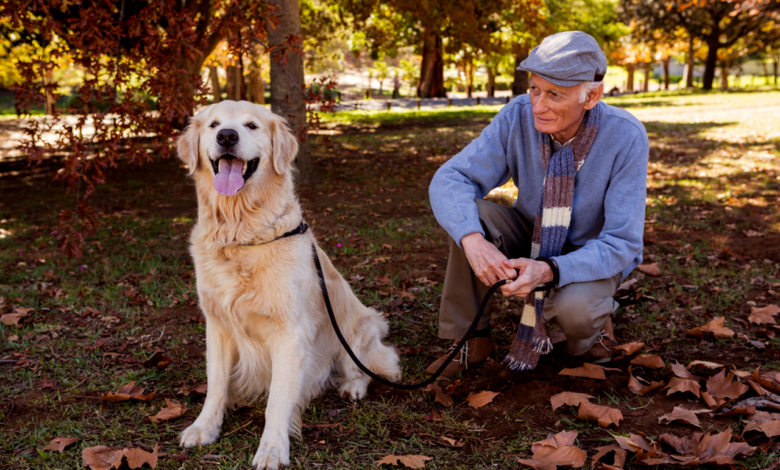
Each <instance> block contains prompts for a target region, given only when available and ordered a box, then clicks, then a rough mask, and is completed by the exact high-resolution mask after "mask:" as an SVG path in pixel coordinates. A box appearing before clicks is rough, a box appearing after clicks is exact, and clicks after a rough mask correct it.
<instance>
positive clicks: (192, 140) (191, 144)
mask: <svg viewBox="0 0 780 470" xmlns="http://www.w3.org/2000/svg"><path fill="white" fill-rule="evenodd" d="M200 116H201V115H200V114H199V115H197V116H193V117H191V118H190V123H189V125H188V126H187V129H186V130H185V131H184V132H183V133H182V134H181V135H180V136H179V139H178V141H177V148H178V151H179V158H181V160H182V161H183V162H184V163H186V164H187V166H188V167H189V169H190V172H189V173H188V174H190V175H191V174H192V173H194V172H195V168H196V167H197V166H198V161H199V160H200V128H201V126H202V125H203V119H202V118H200Z"/></svg>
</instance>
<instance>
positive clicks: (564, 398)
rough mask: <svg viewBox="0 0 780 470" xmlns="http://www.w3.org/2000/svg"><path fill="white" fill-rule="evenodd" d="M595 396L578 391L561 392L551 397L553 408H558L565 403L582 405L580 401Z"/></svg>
mask: <svg viewBox="0 0 780 470" xmlns="http://www.w3.org/2000/svg"><path fill="white" fill-rule="evenodd" d="M591 398H593V397H592V396H591V395H586V394H584V393H576V392H561V393H558V394H555V395H553V396H551V397H550V403H552V409H553V410H557V409H558V408H560V407H562V406H563V405H569V406H580V403H582V402H584V401H588V400H589V399H591Z"/></svg>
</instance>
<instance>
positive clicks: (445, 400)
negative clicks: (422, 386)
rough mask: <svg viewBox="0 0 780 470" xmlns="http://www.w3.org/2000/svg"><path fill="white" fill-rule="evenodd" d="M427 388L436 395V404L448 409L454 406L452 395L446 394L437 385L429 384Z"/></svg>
mask: <svg viewBox="0 0 780 470" xmlns="http://www.w3.org/2000/svg"><path fill="white" fill-rule="evenodd" d="M426 388H427V389H428V390H430V391H432V392H433V393H435V394H436V399H435V400H436V403H441V404H442V405H444V406H447V407H450V406H452V395H450V394H449V393H447V392H445V391H444V390H443V389H442V388H441V387H439V386H438V385H436V384H428V386H427V387H426Z"/></svg>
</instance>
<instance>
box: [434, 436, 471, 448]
mask: <svg viewBox="0 0 780 470" xmlns="http://www.w3.org/2000/svg"><path fill="white" fill-rule="evenodd" d="M436 443H437V444H441V445H443V446H447V447H452V448H455V449H459V448H461V447H463V446H465V445H466V444H464V443H463V442H460V441H457V440H455V439H453V438H451V437H447V436H441V439H439V440H438V441H436Z"/></svg>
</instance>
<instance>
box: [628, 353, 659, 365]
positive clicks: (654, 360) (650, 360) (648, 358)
mask: <svg viewBox="0 0 780 470" xmlns="http://www.w3.org/2000/svg"><path fill="white" fill-rule="evenodd" d="M631 364H633V365H635V366H642V367H648V368H650V369H663V368H664V367H665V366H666V364H665V363H664V360H663V359H661V357H660V356H658V355H656V354H640V355H638V356H637V357H635V358H634V359H632V360H631Z"/></svg>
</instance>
